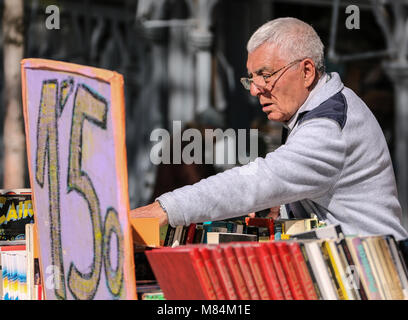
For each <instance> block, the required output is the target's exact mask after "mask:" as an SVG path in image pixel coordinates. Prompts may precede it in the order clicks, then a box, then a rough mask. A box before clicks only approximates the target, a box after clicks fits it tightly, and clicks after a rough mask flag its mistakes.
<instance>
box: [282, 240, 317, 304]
mask: <svg viewBox="0 0 408 320" xmlns="http://www.w3.org/2000/svg"><path fill="white" fill-rule="evenodd" d="M287 246H288V248H289V252H290V254H291V255H292V259H293V261H294V266H295V271H296V274H297V276H298V279H299V281H300V284H301V287H302V291H303V294H304V296H305V299H306V300H318V299H319V298H318V296H317V294H316V291H315V288H314V284H313V281H312V278H311V276H310V273H309V269H308V267H307V265H306V261H305V259H304V257H303V254H302V251H301V249H300V245H299V243H298V242H288V243H287Z"/></svg>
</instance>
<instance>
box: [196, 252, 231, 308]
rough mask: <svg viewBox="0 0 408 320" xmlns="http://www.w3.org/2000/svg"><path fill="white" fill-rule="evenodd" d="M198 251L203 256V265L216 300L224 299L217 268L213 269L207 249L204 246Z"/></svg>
mask: <svg viewBox="0 0 408 320" xmlns="http://www.w3.org/2000/svg"><path fill="white" fill-rule="evenodd" d="M199 251H200V253H201V255H202V257H203V260H204V264H205V267H206V269H207V272H208V275H209V277H210V279H211V283H212V285H213V288H214V291H215V295H216V296H217V299H218V300H226V296H225V293H224V290H223V288H222V285H221V281H220V279H219V278H218V275H217V270H216V269H215V266H214V264H213V262H212V259H211V255H210V251H209V249H208V248H206V247H203V248H200V249H199Z"/></svg>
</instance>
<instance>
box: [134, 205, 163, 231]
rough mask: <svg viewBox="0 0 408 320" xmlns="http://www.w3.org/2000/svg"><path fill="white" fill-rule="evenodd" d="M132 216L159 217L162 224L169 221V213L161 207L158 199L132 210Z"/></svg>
mask: <svg viewBox="0 0 408 320" xmlns="http://www.w3.org/2000/svg"><path fill="white" fill-rule="evenodd" d="M130 218H132V219H133V218H159V224H160V226H163V225H165V224H168V223H169V220H168V217H167V213H166V212H165V211H164V210H163V209H162V208H161V207H160V204H159V202H158V201H155V202H153V203H151V204H148V205H147V206H144V207H140V208H136V209H133V210H130Z"/></svg>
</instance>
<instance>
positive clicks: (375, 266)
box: [361, 237, 390, 300]
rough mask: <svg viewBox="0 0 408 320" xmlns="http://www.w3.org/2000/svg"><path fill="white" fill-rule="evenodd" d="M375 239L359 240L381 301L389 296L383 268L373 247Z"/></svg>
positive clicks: (365, 238)
mask: <svg viewBox="0 0 408 320" xmlns="http://www.w3.org/2000/svg"><path fill="white" fill-rule="evenodd" d="M374 238H375V237H364V238H362V239H361V243H362V244H363V247H364V250H365V252H366V254H367V258H368V262H369V263H370V266H371V267H372V271H373V275H374V278H375V281H376V283H377V285H378V290H379V292H380V295H381V298H382V299H383V300H387V299H390V294H389V292H388V290H387V279H386V276H385V274H384V271H385V270H384V266H383V265H382V263H383V262H382V261H381V260H380V257H379V254H378V253H377V248H376V246H375V243H374V242H375V239H374Z"/></svg>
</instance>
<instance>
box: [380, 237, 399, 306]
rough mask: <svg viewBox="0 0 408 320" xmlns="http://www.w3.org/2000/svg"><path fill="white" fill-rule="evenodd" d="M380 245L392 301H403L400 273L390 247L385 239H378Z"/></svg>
mask: <svg viewBox="0 0 408 320" xmlns="http://www.w3.org/2000/svg"><path fill="white" fill-rule="evenodd" d="M377 241H378V244H379V247H380V250H381V251H382V255H383V257H384V263H385V270H386V271H385V272H386V273H387V275H388V277H387V279H388V285H389V290H390V294H391V299H392V300H403V299H404V293H403V291H402V287H401V282H400V281H399V277H398V272H397V269H396V267H395V264H394V262H393V261H392V257H391V252H390V249H389V247H388V243H387V241H386V240H385V239H384V237H382V236H381V237H378V240H377Z"/></svg>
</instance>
